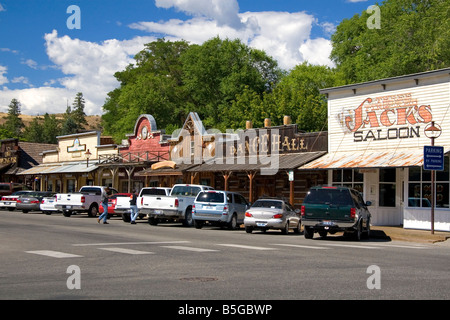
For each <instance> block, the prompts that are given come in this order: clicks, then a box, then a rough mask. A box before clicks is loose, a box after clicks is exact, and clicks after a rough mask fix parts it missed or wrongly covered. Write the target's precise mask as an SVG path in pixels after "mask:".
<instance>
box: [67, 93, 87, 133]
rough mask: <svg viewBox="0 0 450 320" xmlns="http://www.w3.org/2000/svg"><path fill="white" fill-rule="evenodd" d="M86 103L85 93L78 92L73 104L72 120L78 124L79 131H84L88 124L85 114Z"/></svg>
mask: <svg viewBox="0 0 450 320" xmlns="http://www.w3.org/2000/svg"><path fill="white" fill-rule="evenodd" d="M84 106H85V101H84V98H83V93H81V92H78V93H77V95H76V97H75V100H74V101H73V103H72V112H71V114H72V119H73V120H74V122H75V123H76V124H77V127H78V130H80V131H81V130H83V129H84V128H85V126H86V125H87V124H88V123H87V120H86V113H84Z"/></svg>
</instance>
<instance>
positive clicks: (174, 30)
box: [130, 0, 332, 69]
mask: <svg viewBox="0 0 450 320" xmlns="http://www.w3.org/2000/svg"><path fill="white" fill-rule="evenodd" d="M211 1H212V0H210V1H208V2H211ZM160 2H164V3H166V2H167V3H174V2H177V3H178V6H179V7H180V8H181V7H182V6H181V4H182V3H183V4H185V2H186V3H187V2H189V1H182V0H160ZM190 10H193V9H192V8H191V9H190ZM238 16H239V19H240V20H241V25H242V26H244V27H242V28H233V27H231V26H230V24H222V25H220V24H219V23H217V21H216V20H211V19H209V18H206V17H195V18H192V19H189V20H186V21H183V20H178V19H172V20H168V21H163V22H138V23H134V24H131V25H130V28H133V29H139V30H142V31H147V32H149V33H163V34H167V35H170V36H172V37H174V38H176V39H184V40H187V41H189V42H191V43H196V44H201V43H203V42H204V41H206V40H208V39H211V38H213V37H215V36H220V37H221V38H230V39H236V38H239V39H241V41H243V42H244V43H246V44H247V45H249V46H251V47H254V48H257V49H261V50H264V51H265V52H266V53H267V54H268V55H270V56H272V57H273V58H274V59H276V60H277V61H278V63H279V65H280V67H281V68H284V69H291V68H293V67H294V66H295V65H297V64H300V63H302V62H303V61H305V57H304V54H305V53H306V54H308V53H309V50H311V49H308V48H309V47H310V46H311V45H312V44H314V47H317V46H318V43H320V44H321V46H324V45H325V44H324V43H323V42H324V41H328V40H325V39H322V38H320V39H316V40H315V41H313V43H310V42H308V41H311V39H310V36H311V29H312V26H313V24H315V23H317V21H316V19H315V18H314V17H313V16H312V15H309V14H307V13H305V12H294V13H289V12H275V11H266V12H245V13H241V14H239V15H238ZM326 27H330V25H326ZM328 42H329V41H328ZM329 46H331V44H330V45H329ZM302 47H303V51H302V50H300V49H301V48H302ZM307 49H308V50H307ZM315 54H317V55H318V56H317V57H316V58H315V59H310V62H311V63H312V61H321V62H322V64H326V65H329V66H331V65H332V62H331V61H330V60H329V58H328V56H329V52H328V51H316V52H315Z"/></svg>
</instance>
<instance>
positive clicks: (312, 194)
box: [303, 189, 352, 205]
mask: <svg viewBox="0 0 450 320" xmlns="http://www.w3.org/2000/svg"><path fill="white" fill-rule="evenodd" d="M303 202H304V203H315V204H331V205H352V198H351V196H350V192H349V191H348V190H347V189H311V190H310V191H309V193H308V195H307V196H306V197H305V200H304V201H303Z"/></svg>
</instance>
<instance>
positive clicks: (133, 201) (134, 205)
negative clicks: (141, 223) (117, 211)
mask: <svg viewBox="0 0 450 320" xmlns="http://www.w3.org/2000/svg"><path fill="white" fill-rule="evenodd" d="M138 192H139V190H137V189H136V190H135V191H134V193H133V194H132V195H131V196H130V210H131V215H130V217H131V224H136V218H137V216H138V214H139V212H138V207H137V203H136V201H137V196H138Z"/></svg>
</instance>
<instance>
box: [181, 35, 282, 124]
mask: <svg viewBox="0 0 450 320" xmlns="http://www.w3.org/2000/svg"><path fill="white" fill-rule="evenodd" d="M182 61H183V70H184V75H183V81H184V85H185V87H186V90H187V91H188V92H189V93H190V97H191V100H190V101H189V102H188V106H189V108H190V109H192V110H196V111H197V112H198V113H199V115H200V117H201V118H202V119H203V122H204V123H205V125H206V126H209V127H215V128H218V129H223V128H224V126H225V122H224V119H225V118H226V117H227V113H228V109H229V108H230V107H231V105H232V103H233V101H234V100H235V99H236V96H237V95H239V94H241V93H243V91H244V90H245V88H248V89H247V90H250V91H254V92H255V93H257V94H259V95H260V96H261V97H262V95H263V93H264V92H270V91H271V90H272V89H273V87H274V86H275V85H276V83H277V82H278V81H279V79H280V77H281V75H282V71H281V70H280V69H279V68H278V66H277V62H276V61H275V60H274V59H272V58H271V57H269V56H267V55H266V54H265V53H264V52H263V51H261V50H256V49H252V48H250V47H248V46H247V45H245V44H243V43H242V42H241V41H240V40H238V39H236V40H229V39H226V40H221V39H220V38H218V37H216V38H213V39H211V40H208V41H206V42H205V43H203V44H202V45H193V46H191V47H190V48H189V50H188V51H187V52H186V53H185V54H184V55H183V56H182Z"/></svg>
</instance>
